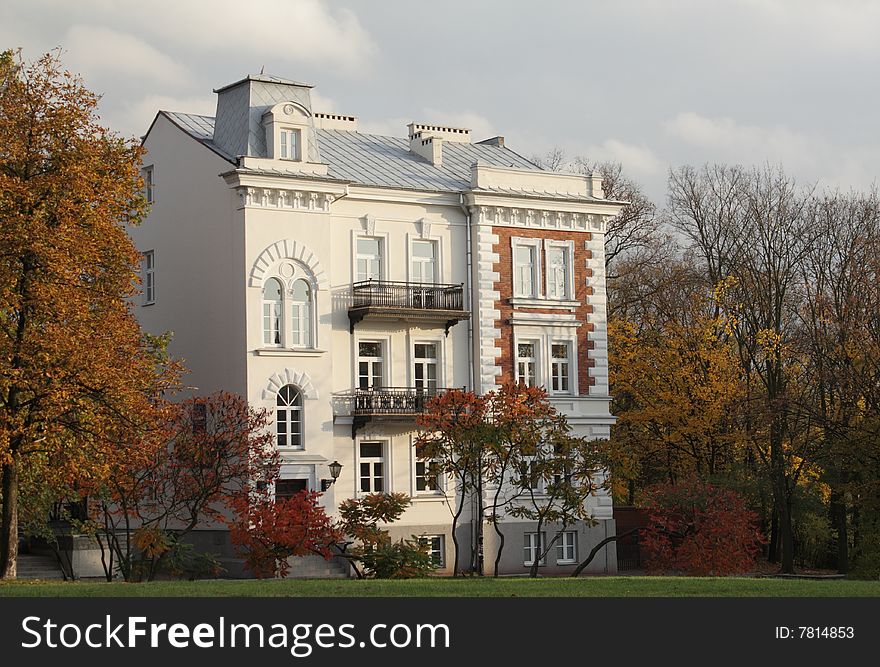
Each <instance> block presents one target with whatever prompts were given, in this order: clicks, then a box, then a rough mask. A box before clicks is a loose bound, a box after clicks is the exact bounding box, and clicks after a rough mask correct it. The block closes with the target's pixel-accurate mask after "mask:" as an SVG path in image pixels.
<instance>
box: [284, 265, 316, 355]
mask: <svg viewBox="0 0 880 667" xmlns="http://www.w3.org/2000/svg"><path fill="white" fill-rule="evenodd" d="M298 282H303V283H305V285H306V290H307V292H306V300H305V301H296V300H294V297H293V291H294V288H295V287H296V284H297V283H298ZM282 310H283V309H282ZM289 310H290V335H289V338H290V340H289V342H290V345H289V347H290V348H291V349H307V350H308V349H313V348H314V339H315V333H314V332H315V317H314V314H313V313H314V310H315V297H314V289H313V288H312V285H311V283H310V282H309V281H308V280H306V279H305V278H296V279H294V280H292V281H291V283H290V308H289ZM294 317H296V319H297V321H298V322H299V326H297V327H294V325H293V323H294ZM303 338H305V339H306V340H305V341H303ZM295 339H299V340H298V341H297V340H295Z"/></svg>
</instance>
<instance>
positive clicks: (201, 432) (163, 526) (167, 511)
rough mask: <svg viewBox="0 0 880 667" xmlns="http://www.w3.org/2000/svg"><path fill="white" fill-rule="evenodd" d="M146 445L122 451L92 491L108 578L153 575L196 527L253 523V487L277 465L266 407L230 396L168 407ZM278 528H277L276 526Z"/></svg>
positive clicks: (269, 476) (265, 483) (267, 478)
mask: <svg viewBox="0 0 880 667" xmlns="http://www.w3.org/2000/svg"><path fill="white" fill-rule="evenodd" d="M169 412H170V414H169V415H168V417H167V420H166V422H165V423H164V428H163V429H162V431H161V433H162V436H163V437H162V439H161V441H160V442H159V444H158V446H156V447H154V448H153V449H151V450H150V449H147V448H145V447H143V445H142V444H141V443H137V444H134V445H132V446H129V447H126V448H124V451H123V452H122V456H121V457H120V459H119V460H118V462H117V464H116V465H115V466H114V467H113V469H112V474H111V475H110V477H109V479H108V480H107V481H106V483H105V485H104V486H103V488H102V489H101V493H100V494H97V495H96V496H95V499H94V501H93V504H94V505H95V506H96V508H97V512H96V514H97V515H98V516H100V517H101V518H100V522H101V525H100V529H99V530H98V531H97V537H98V538H99V540H101V542H102V545H106V547H107V550H108V551H109V558H110V559H115V562H116V568H114V567H113V566H112V560H111V561H110V564H109V566H108V567H107V574H108V577H110V576H112V574H113V573H114V569H118V570H119V572H120V573H121V574H122V576H123V577H124V578H125V579H126V580H131V579H139V578H146V579H153V578H154V577H155V575H156V574H157V573H158V572H159V571H160V570H161V569H162V568H163V567H164V566H166V565H167V564H168V563H169V561H170V560H172V559H173V558H174V557H175V555H176V554H177V553H178V551H179V550H180V549H181V548H182V549H184V550H186V549H187V547H184V546H183V545H184V538H185V537H186V536H187V535H188V534H189V533H191V532H192V531H193V530H194V529H195V528H196V527H199V526H205V525H208V524H213V525H214V526H215V527H218V528H220V527H223V526H224V524H226V523H228V522H229V521H230V520H232V519H231V517H234V516H236V515H237V516H238V521H239V522H241V521H257V520H258V519H261V518H263V515H262V514H260V513H259V512H258V511H255V510H253V509H252V508H253V507H255V506H258V505H259V504H258V503H255V502H252V495H253V494H254V493H256V492H257V491H256V489H257V485H262V487H261V488H266V487H267V486H268V485H269V484H271V483H272V482H273V481H274V480H275V479H276V478H277V477H278V471H279V466H280V461H279V458H278V453H277V450H276V449H275V447H274V441H273V438H272V435H271V433H270V432H269V431H268V430H267V428H266V426H267V424H268V412H267V411H266V410H265V409H259V410H257V409H254V408H251V407H250V406H248V404H247V401H246V400H245V399H244V398H242V397H240V396H237V395H235V394H230V393H228V392H217V393H214V394H211V395H210V396H205V397H195V398H190V399H187V400H185V401H182V402H180V403H178V404H176V405H173V406H171V409H170V410H169ZM276 528H277V527H276Z"/></svg>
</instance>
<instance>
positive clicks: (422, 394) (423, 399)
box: [337, 387, 449, 438]
mask: <svg viewBox="0 0 880 667" xmlns="http://www.w3.org/2000/svg"><path fill="white" fill-rule="evenodd" d="M447 391H449V389H446V388H436V389H424V388H416V387H381V388H374V389H355V390H353V391H352V392H350V393H347V394H345V395H344V399H345V401H346V402H347V403H348V405H349V414H350V415H351V418H352V422H351V437H352V438H354V437H355V434H356V433H357V430H358V429H359V428H361V427H362V426H365V425H366V424H368V423H370V422H372V421H374V420H375V421H389V422H400V421H415V418H416V417H417V416H418V415H419V414H421V413H422V412H424V411H425V406H426V405H427V403H428V401H429V400H431V399H432V398H434V397H435V396H441V395H442V394H445V393H446V392H447ZM337 396H339V395H337Z"/></svg>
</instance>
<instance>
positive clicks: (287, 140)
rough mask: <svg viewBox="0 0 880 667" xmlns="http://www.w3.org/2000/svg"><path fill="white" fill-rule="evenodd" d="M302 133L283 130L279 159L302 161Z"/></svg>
mask: <svg viewBox="0 0 880 667" xmlns="http://www.w3.org/2000/svg"><path fill="white" fill-rule="evenodd" d="M300 144H301V142H300V131H299V130H293V129H286V128H284V129H282V130H281V140H280V142H279V153H278V157H280V158H281V159H282V160H300V159H302V158H301V156H300Z"/></svg>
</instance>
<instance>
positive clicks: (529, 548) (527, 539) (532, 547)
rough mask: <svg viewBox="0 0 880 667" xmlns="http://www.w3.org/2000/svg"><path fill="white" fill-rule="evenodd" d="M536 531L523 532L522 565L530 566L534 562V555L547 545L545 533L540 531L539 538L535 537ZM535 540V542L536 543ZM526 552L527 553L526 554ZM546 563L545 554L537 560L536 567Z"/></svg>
mask: <svg viewBox="0 0 880 667" xmlns="http://www.w3.org/2000/svg"><path fill="white" fill-rule="evenodd" d="M537 536H538V533H537V532H530V533H523V565H525V566H526V567H531V566H532V565H533V564H534V562H535V556H536V555H537V554H538V553H541V552H542V551H544V548H545V547H546V545H547V533H546V532H545V531H543V530H542V531H541V537H540V539H537ZM536 542H537V544H536ZM527 552H528V555H526V554H527ZM546 564H547V555H546V554H544V557H543V558H542V559H541V560H540V561H538V567H541V566H542V565H546Z"/></svg>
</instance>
